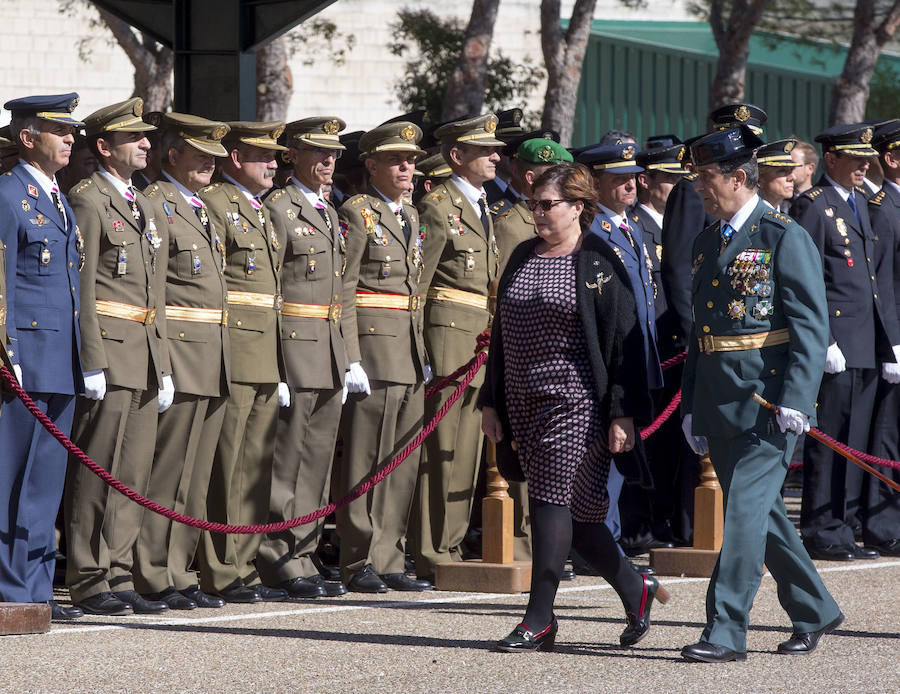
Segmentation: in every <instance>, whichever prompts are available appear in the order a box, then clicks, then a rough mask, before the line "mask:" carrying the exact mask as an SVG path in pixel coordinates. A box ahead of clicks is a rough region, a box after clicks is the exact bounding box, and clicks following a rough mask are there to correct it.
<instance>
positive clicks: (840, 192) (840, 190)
mask: <svg viewBox="0 0 900 694" xmlns="http://www.w3.org/2000/svg"><path fill="white" fill-rule="evenodd" d="M825 180H826V181H828V182H829V183H830V184H831V185H832V187H833V188H834V189H835V190H836V191H837V192H838V195H840V196H841V199H842V200H843V201H844V202H847V198H849V197H850V191H849V190H847V189H846V188H844V186H842V185H841V184H840V183H838V182H837V181H835V180H834V179H833V178H832V177H831V176H829V175H828V174H825Z"/></svg>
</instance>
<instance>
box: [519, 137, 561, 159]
mask: <svg viewBox="0 0 900 694" xmlns="http://www.w3.org/2000/svg"><path fill="white" fill-rule="evenodd" d="M516 157H518V158H519V159H521V160H522V161H527V162H530V163H532V164H559V163H560V162H564V161H566V162H571V161H572V155H571V154H570V153H569V150H567V149H566V148H565V147H563V146H562V145H561V144H559V143H558V142H554V141H553V140H547V139H545V138H543V137H536V138H534V139H531V140H525V142H523V143H522V144H521V145H519V149H518V150H516Z"/></svg>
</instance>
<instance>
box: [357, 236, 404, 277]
mask: <svg viewBox="0 0 900 694" xmlns="http://www.w3.org/2000/svg"><path fill="white" fill-rule="evenodd" d="M368 255H369V262H368V263H367V264H366V273H365V274H366V279H368V280H370V281H376V282H383V281H385V280H387V279H389V278H390V277H394V276H396V275H397V274H398V273H402V271H403V265H402V262H403V261H404V260H405V259H406V256H405V255H404V253H403V249H402V248H400V246H398V245H396V244H394V243H389V244H388V245H387V246H383V245H381V244H380V243H379V244H374V243H370V244H369V246H368Z"/></svg>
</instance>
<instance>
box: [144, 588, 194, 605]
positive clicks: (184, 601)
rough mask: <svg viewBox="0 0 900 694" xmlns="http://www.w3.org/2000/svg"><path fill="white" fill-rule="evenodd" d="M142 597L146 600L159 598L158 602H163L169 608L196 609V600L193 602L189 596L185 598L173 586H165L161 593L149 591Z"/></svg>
mask: <svg viewBox="0 0 900 694" xmlns="http://www.w3.org/2000/svg"><path fill="white" fill-rule="evenodd" d="M144 597H145V598H147V600H159V601H160V602H164V603H166V605H168V606H169V609H170V610H196V609H197V603H196V602H194V601H193V600H191V599H190V598H186V597H185V596H183V595H182V594H181V593H179V592H178V591H177V590H175V589H174V588H166V589H165V590H164V591H162V592H161V593H151V594H149V595H145V596H144Z"/></svg>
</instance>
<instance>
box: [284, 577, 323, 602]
mask: <svg viewBox="0 0 900 694" xmlns="http://www.w3.org/2000/svg"><path fill="white" fill-rule="evenodd" d="M322 582H323V583H324V581H322ZM281 587H282V588H283V589H284V590H286V591H287V594H288V597H291V598H318V597H320V596H323V595H325V588H323V587H322V586H320V585H319V584H318V583H313V582H312V581H310V580H307V579H305V578H302V577H301V576H295V577H294V578H291V579H288V580H287V581H282V582H281Z"/></svg>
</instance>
